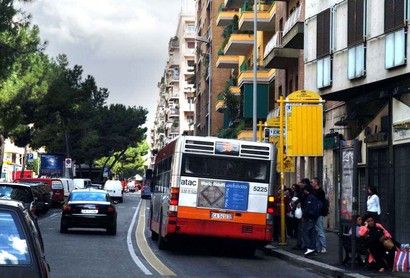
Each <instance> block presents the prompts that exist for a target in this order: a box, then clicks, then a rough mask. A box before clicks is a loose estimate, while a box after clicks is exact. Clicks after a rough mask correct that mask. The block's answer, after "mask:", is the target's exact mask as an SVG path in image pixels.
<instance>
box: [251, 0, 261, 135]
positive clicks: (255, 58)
mask: <svg viewBox="0 0 410 278" xmlns="http://www.w3.org/2000/svg"><path fill="white" fill-rule="evenodd" d="M258 2H259V1H258V0H254V6H253V118H252V119H253V122H252V131H253V141H254V142H256V130H257V128H256V126H257V107H258V106H257V101H258V96H257V83H256V81H257V78H256V77H257V76H256V74H257V69H258V68H257V63H258V45H257V42H258V39H257V30H258V29H257V26H256V24H257V21H258V20H257V19H258V11H257V9H258Z"/></svg>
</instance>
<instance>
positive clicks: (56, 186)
mask: <svg viewBox="0 0 410 278" xmlns="http://www.w3.org/2000/svg"><path fill="white" fill-rule="evenodd" d="M15 182H21V183H45V184H47V185H48V186H49V187H50V188H51V193H52V195H51V202H52V204H53V205H57V206H60V205H62V204H63V203H64V186H63V183H62V182H61V180H60V179H51V178H22V179H18V180H15Z"/></svg>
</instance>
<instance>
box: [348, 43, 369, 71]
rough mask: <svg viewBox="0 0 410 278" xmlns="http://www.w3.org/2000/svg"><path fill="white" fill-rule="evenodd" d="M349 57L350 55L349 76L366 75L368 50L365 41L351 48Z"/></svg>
mask: <svg viewBox="0 0 410 278" xmlns="http://www.w3.org/2000/svg"><path fill="white" fill-rule="evenodd" d="M348 57H349V58H348V59H349V63H348V64H349V66H348V70H347V75H348V78H349V79H355V78H359V77H362V76H364V75H365V74H366V70H365V68H366V63H365V57H366V51H365V45H364V43H362V44H360V45H357V46H353V47H351V48H349V53H348Z"/></svg>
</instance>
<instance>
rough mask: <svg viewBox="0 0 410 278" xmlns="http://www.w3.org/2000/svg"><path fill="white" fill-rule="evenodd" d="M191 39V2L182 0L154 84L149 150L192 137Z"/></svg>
mask: <svg viewBox="0 0 410 278" xmlns="http://www.w3.org/2000/svg"><path fill="white" fill-rule="evenodd" d="M195 36H196V25H195V2H194V1H193V0H184V1H182V2H181V12H180V14H179V18H178V26H177V29H176V33H175V36H174V37H172V38H170V40H169V43H168V60H167V63H166V65H165V69H164V73H163V76H162V77H161V79H160V81H159V82H158V101H157V107H156V111H155V120H154V125H153V127H152V128H151V130H150V142H151V148H152V149H156V150H159V149H161V148H162V147H163V146H165V144H167V143H168V142H169V141H171V140H172V139H173V138H175V137H177V136H178V135H181V134H185V135H193V134H194V117H195V104H194V97H195V88H194V85H195V82H194V79H195V78H194V76H195ZM154 158H155V156H152V157H151V160H153V159H154ZM151 163H153V161H151Z"/></svg>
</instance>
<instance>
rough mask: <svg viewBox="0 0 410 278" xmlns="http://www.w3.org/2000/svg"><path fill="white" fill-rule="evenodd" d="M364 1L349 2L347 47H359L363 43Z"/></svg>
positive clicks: (354, 0) (353, 0) (352, 0)
mask: <svg viewBox="0 0 410 278" xmlns="http://www.w3.org/2000/svg"><path fill="white" fill-rule="evenodd" d="M363 5H364V0H348V6H347V16H348V23H347V45H348V46H349V47H351V46H354V45H357V44H359V43H361V42H362V41H363V20H364V6H363Z"/></svg>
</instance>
